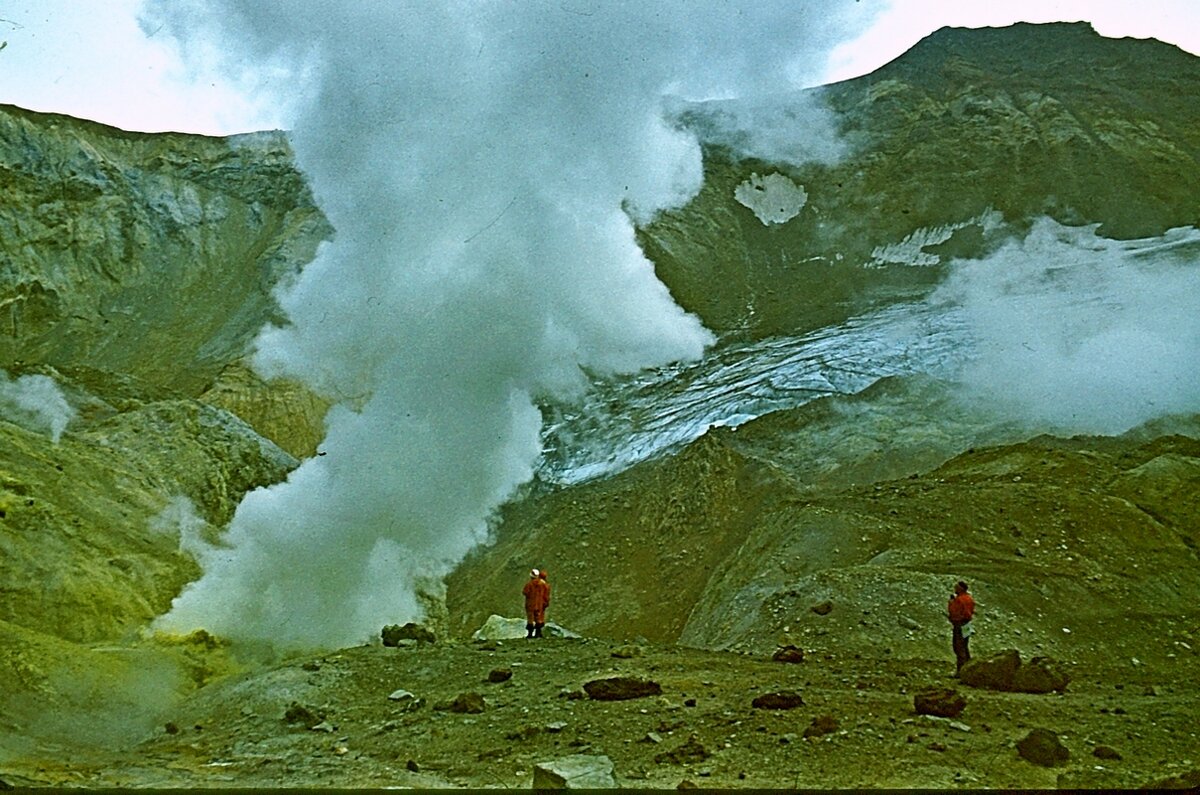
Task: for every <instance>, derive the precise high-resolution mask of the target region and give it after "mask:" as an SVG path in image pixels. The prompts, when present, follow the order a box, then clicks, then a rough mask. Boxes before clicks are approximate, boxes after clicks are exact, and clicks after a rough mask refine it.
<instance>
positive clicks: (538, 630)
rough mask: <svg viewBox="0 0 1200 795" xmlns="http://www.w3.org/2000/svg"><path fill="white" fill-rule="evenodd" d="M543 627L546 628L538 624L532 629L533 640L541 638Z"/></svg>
mask: <svg viewBox="0 0 1200 795" xmlns="http://www.w3.org/2000/svg"><path fill="white" fill-rule="evenodd" d="M544 626H546V625H545V624H538V625H537V626H536V627H534V628H533V636H534V637H535V638H540V637H541V636H542V627H544Z"/></svg>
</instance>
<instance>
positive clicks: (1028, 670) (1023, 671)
mask: <svg viewBox="0 0 1200 795" xmlns="http://www.w3.org/2000/svg"><path fill="white" fill-rule="evenodd" d="M1070 681H1071V677H1070V676H1068V675H1067V673H1066V672H1065V671H1063V670H1062V668H1061V667H1060V666H1059V664H1058V663H1056V662H1055V661H1054V660H1052V659H1050V658H1049V657H1034V658H1033V659H1032V660H1030V661H1029V662H1028V663H1026V664H1024V665H1022V666H1020V667H1019V668H1017V670H1016V673H1014V674H1013V680H1012V689H1013V690H1015V691H1017V692H1018V693H1052V692H1055V691H1057V692H1059V693H1061V692H1062V691H1064V690H1066V689H1067V683H1068V682H1070Z"/></svg>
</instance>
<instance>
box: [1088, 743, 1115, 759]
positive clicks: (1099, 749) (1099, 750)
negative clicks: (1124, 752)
mask: <svg viewBox="0 0 1200 795" xmlns="http://www.w3.org/2000/svg"><path fill="white" fill-rule="evenodd" d="M1092 756H1094V757H1096V758H1097V759H1120V758H1121V752H1120V751H1118V750H1117V749H1116V748H1113V747H1112V746H1111V745H1097V746H1096V747H1095V748H1093V749H1092Z"/></svg>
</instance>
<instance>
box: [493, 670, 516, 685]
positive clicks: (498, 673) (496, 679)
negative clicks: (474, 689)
mask: <svg viewBox="0 0 1200 795" xmlns="http://www.w3.org/2000/svg"><path fill="white" fill-rule="evenodd" d="M512 675H513V672H512V669H511V668H496V669H494V670H492V671H490V672H488V677H487V680H488V681H489V682H491V683H493V684H498V683H500V682H507V681H508V680H509V679H512Z"/></svg>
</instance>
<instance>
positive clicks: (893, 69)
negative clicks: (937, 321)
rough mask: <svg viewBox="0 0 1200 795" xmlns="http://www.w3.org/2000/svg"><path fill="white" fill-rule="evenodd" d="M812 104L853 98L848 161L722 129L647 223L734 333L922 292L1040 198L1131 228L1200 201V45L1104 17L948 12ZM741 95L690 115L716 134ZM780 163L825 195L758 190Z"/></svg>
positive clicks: (784, 328)
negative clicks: (696, 174)
mask: <svg viewBox="0 0 1200 795" xmlns="http://www.w3.org/2000/svg"><path fill="white" fill-rule="evenodd" d="M812 101H816V102H818V103H823V104H824V105H826V106H828V107H829V108H831V109H832V110H833V112H834V113H835V114H836V117H837V119H838V124H839V126H840V132H841V135H842V137H843V139H844V140H845V141H846V142H847V144H848V145H849V148H850V152H849V154H848V155H847V156H846V157H845V158H843V159H842V160H841V161H840V162H838V163H836V164H834V165H820V164H814V163H800V164H781V163H766V162H762V161H758V160H753V159H744V158H740V157H739V155H738V154H737V152H736V151H734V150H733V149H731V148H730V147H729V146H728V145H722V146H716V145H710V146H709V148H708V149H707V150H706V163H705V169H706V179H705V185H704V188H703V190H702V191H701V192H700V194H699V195H698V196H697V197H696V198H695V199H694V200H693V201H692V202H691V203H690V204H689V205H688V206H686V207H684V208H682V209H680V210H677V211H673V212H669V213H665V214H663V216H662V217H660V218H659V219H657V220H656V221H655V222H654V223H653V224H651V225H649V226H647V227H646V228H644V229H642V230H641V241H642V244H643V246H644V247H645V248H646V250H647V252H648V253H649V254H650V256H651V258H652V259H653V260H654V262H655V265H656V267H657V270H658V273H659V275H660V277H661V278H662V279H663V281H664V282H665V283H666V284H667V285H668V286H669V287H670V288H671V291H672V293H673V294H674V295H675V296H676V298H677V299H678V300H679V302H680V303H681V304H682V305H683V306H684V307H685V308H687V309H689V310H691V311H694V312H696V313H697V314H699V315H700V317H702V318H703V319H704V321H705V323H706V324H707V325H708V326H709V327H710V328H712V329H714V330H716V331H718V332H721V333H724V334H736V335H744V336H750V337H758V336H769V335H772V334H780V333H791V332H794V331H796V330H803V329H809V328H814V327H817V326H821V325H826V324H828V323H831V322H837V321H840V320H843V319H845V318H846V317H848V316H850V315H853V314H857V313H859V312H861V311H863V310H864V309H865V308H867V307H869V306H871V305H873V304H874V303H876V302H878V301H881V300H889V299H891V298H894V297H896V296H901V295H913V294H919V293H921V292H922V291H924V290H926V289H928V287H929V286H930V285H932V284H934V283H935V282H936V281H937V280H938V279H939V278H940V276H941V270H940V267H939V266H941V265H943V264H944V263H945V262H947V261H948V260H949V259H950V258H953V257H956V256H979V255H980V254H982V253H984V252H986V251H987V250H988V248H989V247H990V246H992V245H994V244H995V243H996V242H997V240H999V239H1002V238H1003V237H1004V236H1006V235H1008V234H1011V233H1013V232H1019V231H1021V230H1023V229H1024V228H1025V227H1026V225H1027V224H1028V223H1029V221H1030V219H1031V218H1033V217H1034V216H1038V215H1049V216H1050V217H1052V218H1055V219H1056V220H1059V221H1061V222H1063V223H1069V224H1092V223H1094V224H1099V225H1100V229H1099V232H1100V233H1101V234H1104V235H1106V236H1109V237H1116V238H1135V237H1142V236H1151V235H1156V234H1160V233H1162V232H1163V231H1165V230H1167V229H1169V228H1172V227H1175V226H1182V225H1190V224H1194V223H1196V221H1197V218H1198V217H1200V169H1198V168H1197V165H1198V159H1200V59H1197V58H1195V57H1193V56H1191V55H1189V54H1187V53H1184V52H1182V51H1181V50H1179V49H1177V48H1175V47H1173V46H1171V45H1167V44H1163V43H1161V42H1157V41H1153V40H1147V41H1143V40H1132V39H1122V40H1113V39H1105V38H1102V37H1100V36H1099V35H1097V34H1096V33H1095V32H1094V31H1093V30H1092V29H1091V27H1090V26H1088V25H1087V24H1086V23H1078V24H1065V23H1064V24H1053V25H1027V24H1020V25H1014V26H1012V27H1009V28H1000V29H985V30H965V29H952V28H947V29H943V30H940V31H938V32H936V33H934V34H932V35H931V36H929V37H928V38H926V39H925V40H923V41H921V42H920V43H918V44H917V45H916V46H915V47H914V48H913V49H912V50H911V51H909V52H907V53H905V54H904V55H903V56H902V57H900V58H899V59H897V60H896V61H893V62H892V63H890V64H888V65H886V66H884V67H882V68H881V69H879V70H877V71H875V72H873V73H872V74H870V75H866V76H864V77H860V78H856V79H854V80H848V81H845V82H843V83H838V84H836V85H831V86H824V87H820V88H815V89H811V90H810V91H807V92H802V93H801V94H798V95H797V96H796V99H795V105H796V106H797V107H801V106H803V105H804V104H805V103H808V102H812ZM731 105H735V103H708V104H702V105H694V106H691V107H690V108H687V109H685V110H684V111H683V112H682V115H681V122H682V123H684V124H686V125H689V126H691V127H692V128H694V129H696V130H697V131H698V132H699V133H700V135H701V136H702V137H704V136H706V135H709V136H710V137H711V131H712V130H714V129H716V128H717V127H718V126H719V125H718V122H719V120H720V119H721V117H722V116H724V115H728V114H729V113H731V112H732V111H733V110H734V109H735V107H731ZM787 112H788V110H787V108H786V107H785V108H784V109H783V110H782V111H781V114H786V113H787ZM726 137H727V136H726ZM774 174H780V175H782V176H785V177H787V179H788V180H790V181H791V182H792V183H793V184H794V185H796V186H797V187H798V189H802V190H803V192H804V194H805V200H804V203H803V206H801V207H800V208H799V209H798V210H796V211H795V214H794V215H790V216H788V219H787V220H785V221H782V222H779V221H776V220H769V221H764V220H762V219H761V218H760V217H759V216H758V215H756V213H755V211H754V210H753V209H751V208H750V207H747V206H745V205H744V203H743V202H741V201H739V199H738V191H739V189H740V188H742V187H743V186H746V185H751V186H752V183H753V181H754V180H755V179H758V180H760V181H761V180H763V179H764V178H765V177H768V176H771V175H774ZM784 215H788V214H787V213H785V214H784ZM782 217H784V216H780V218H782Z"/></svg>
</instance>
